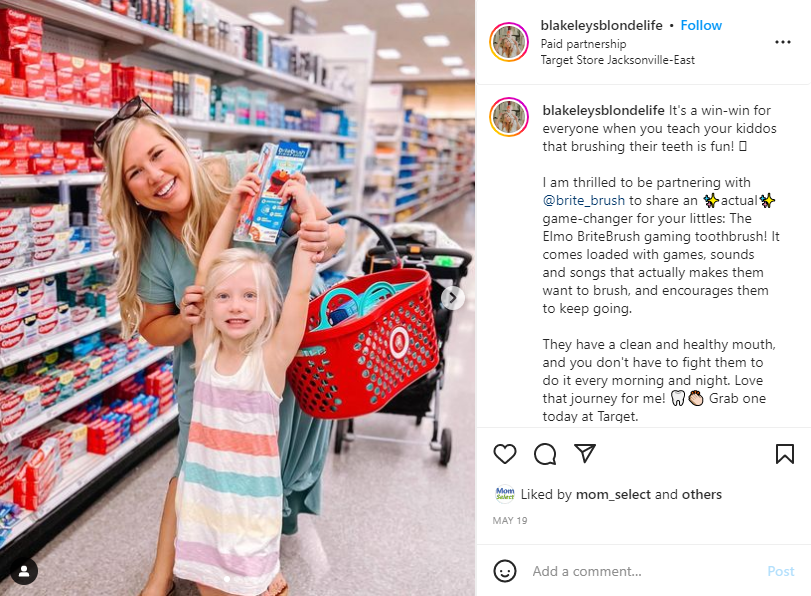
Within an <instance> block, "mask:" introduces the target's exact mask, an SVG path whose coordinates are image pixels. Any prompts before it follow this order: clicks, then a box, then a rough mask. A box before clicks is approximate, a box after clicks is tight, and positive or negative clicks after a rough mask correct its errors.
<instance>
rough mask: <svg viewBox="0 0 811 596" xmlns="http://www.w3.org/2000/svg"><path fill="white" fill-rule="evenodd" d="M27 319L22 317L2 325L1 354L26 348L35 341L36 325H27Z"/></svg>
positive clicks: (0, 332) (0, 337) (0, 330)
mask: <svg viewBox="0 0 811 596" xmlns="http://www.w3.org/2000/svg"><path fill="white" fill-rule="evenodd" d="M27 316H28V317H30V316H31V315H27ZM25 319H26V317H22V318H19V319H12V320H11V321H6V322H5V323H0V354H4V353H7V352H11V351H14V350H16V349H19V348H22V347H25V346H27V345H28V344H29V343H31V342H32V341H34V339H35V338H36V336H37V328H36V325H27V324H26V322H25ZM34 323H36V318H35V319H34Z"/></svg>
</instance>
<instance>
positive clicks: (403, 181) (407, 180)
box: [397, 174, 425, 184]
mask: <svg viewBox="0 0 811 596" xmlns="http://www.w3.org/2000/svg"><path fill="white" fill-rule="evenodd" d="M424 177H425V174H419V175H417V176H411V177H410V178H400V179H398V180H397V184H410V183H411V182H416V181H418V180H422V179H423V178H424Z"/></svg>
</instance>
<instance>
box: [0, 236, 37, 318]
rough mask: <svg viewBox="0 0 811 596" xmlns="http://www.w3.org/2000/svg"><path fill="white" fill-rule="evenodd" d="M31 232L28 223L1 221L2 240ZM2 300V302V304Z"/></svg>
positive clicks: (12, 238)
mask: <svg viewBox="0 0 811 596" xmlns="http://www.w3.org/2000/svg"><path fill="white" fill-rule="evenodd" d="M30 233H31V228H30V226H29V225H28V224H27V223H12V224H3V223H0V241H3V240H15V239H17V238H25V237H26V236H28V235H29V234H30ZM2 302H3V301H2V300H0V304H2Z"/></svg>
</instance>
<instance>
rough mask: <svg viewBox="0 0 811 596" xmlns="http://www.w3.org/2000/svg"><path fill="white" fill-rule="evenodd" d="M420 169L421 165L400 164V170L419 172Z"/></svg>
mask: <svg viewBox="0 0 811 596" xmlns="http://www.w3.org/2000/svg"><path fill="white" fill-rule="evenodd" d="M421 167H422V164H421V163H403V164H400V169H401V170H419V169H420V168H421Z"/></svg>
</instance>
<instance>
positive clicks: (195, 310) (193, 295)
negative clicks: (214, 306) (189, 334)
mask: <svg viewBox="0 0 811 596" xmlns="http://www.w3.org/2000/svg"><path fill="white" fill-rule="evenodd" d="M180 316H181V317H182V321H183V323H185V324H186V325H187V326H189V327H194V326H195V325H197V323H199V322H200V321H201V320H202V318H203V286H188V287H187V288H186V289H185V290H184V292H183V298H181V299H180Z"/></svg>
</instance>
